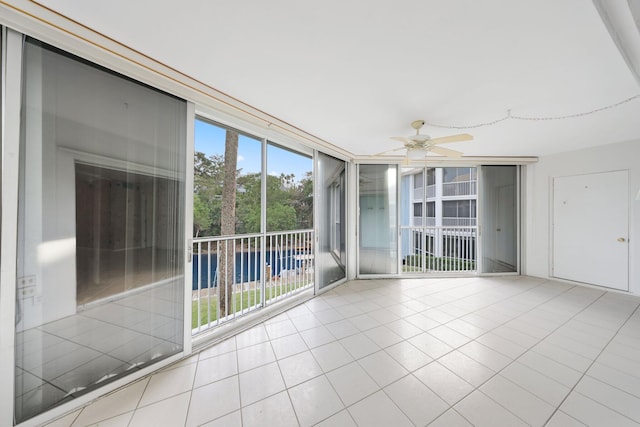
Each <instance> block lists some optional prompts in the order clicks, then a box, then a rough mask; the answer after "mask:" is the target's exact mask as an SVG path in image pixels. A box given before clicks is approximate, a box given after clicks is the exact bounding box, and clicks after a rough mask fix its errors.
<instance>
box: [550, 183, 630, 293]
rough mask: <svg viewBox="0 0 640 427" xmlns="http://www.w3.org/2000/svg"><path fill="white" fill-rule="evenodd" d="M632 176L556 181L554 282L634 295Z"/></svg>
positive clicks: (554, 198) (554, 199)
mask: <svg viewBox="0 0 640 427" xmlns="http://www.w3.org/2000/svg"><path fill="white" fill-rule="evenodd" d="M627 175H628V172H627V171H617V172H604V173H594V174H588V175H576V176H567V177H557V178H554V180H553V273H552V274H553V276H554V277H557V278H561V279H567V280H575V281H577V282H583V283H589V284H592V285H599V286H606V287H609V288H615V289H620V290H625V291H627V290H629V244H628V240H629V238H628V234H629V205H628V203H629V194H628V182H629V180H628V176H627Z"/></svg>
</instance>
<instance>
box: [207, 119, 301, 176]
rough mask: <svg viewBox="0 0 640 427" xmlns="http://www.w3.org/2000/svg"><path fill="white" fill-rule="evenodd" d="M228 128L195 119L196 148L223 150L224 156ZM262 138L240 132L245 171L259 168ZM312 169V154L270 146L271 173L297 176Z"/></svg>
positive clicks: (240, 157)
mask: <svg viewBox="0 0 640 427" xmlns="http://www.w3.org/2000/svg"><path fill="white" fill-rule="evenodd" d="M225 132H226V131H225V129H223V128H220V127H218V126H215V125H212V124H209V123H206V122H203V121H200V120H196V128H195V150H196V151H201V152H203V153H205V154H206V155H207V156H210V155H212V154H220V155H222V156H224V140H225ZM260 154H261V147H260V141H259V140H257V139H253V138H249V137H247V136H244V135H240V137H239V139H238V169H242V173H243V174H245V173H253V172H260V165H261V160H260ZM312 169H313V163H312V161H311V158H309V157H305V156H302V155H300V154H296V153H292V152H291V151H288V150H284V149H282V148H279V147H275V146H273V145H269V146H268V148H267V172H268V173H269V174H271V175H280V174H281V173H285V174H289V173H293V174H295V176H296V180H297V181H299V180H300V179H302V178H304V177H305V174H306V172H307V171H309V172H310V171H311V170H312Z"/></svg>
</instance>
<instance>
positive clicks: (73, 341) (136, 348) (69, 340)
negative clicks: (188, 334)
mask: <svg viewBox="0 0 640 427" xmlns="http://www.w3.org/2000/svg"><path fill="white" fill-rule="evenodd" d="M183 289H184V288H183V281H181V280H179V281H176V280H170V281H165V282H162V283H158V284H157V285H154V286H150V287H147V288H144V289H140V291H139V292H132V293H128V294H126V295H125V296H122V297H120V298H114V299H111V300H105V301H103V302H100V303H98V304H94V305H93V306H92V307H89V308H87V309H85V310H83V311H80V312H78V313H77V314H75V315H72V316H68V317H64V318H62V319H60V320H56V321H53V322H49V323H46V324H44V325H41V326H38V327H35V328H31V329H27V330H26V331H23V332H19V333H18V334H17V336H16V376H15V393H16V400H15V415H16V418H17V420H18V421H19V422H21V421H24V420H25V419H28V418H30V417H32V416H34V415H37V414H39V413H42V412H44V411H46V410H48V409H49V408H51V407H54V406H56V405H58V404H61V403H65V402H67V401H69V400H71V399H72V398H74V397H77V396H79V395H81V394H83V393H85V392H87V391H90V390H92V389H95V388H97V387H100V386H101V385H103V384H105V383H107V382H109V381H113V380H115V379H117V378H120V377H123V376H125V375H127V374H129V373H131V372H133V371H136V370H139V369H141V368H142V367H144V366H146V365H148V364H150V363H154V362H155V361H157V360H161V359H162V358H165V357H168V356H170V355H172V354H176V353H179V352H180V351H182V342H183V339H182V337H183V333H184V332H183V331H184V321H183V310H184V304H183V302H182V301H183V298H182V296H183V294H184V291H183Z"/></svg>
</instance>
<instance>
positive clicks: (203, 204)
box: [193, 152, 313, 236]
mask: <svg viewBox="0 0 640 427" xmlns="http://www.w3.org/2000/svg"><path fill="white" fill-rule="evenodd" d="M194 163H195V167H194V173H195V176H194V193H195V194H194V207H193V212H194V219H193V224H194V231H193V232H194V236H219V235H220V234H221V227H220V225H221V218H222V215H221V214H222V203H221V201H222V190H223V187H224V158H223V156H220V155H212V156H209V157H207V156H206V155H205V154H204V153H202V152H196V153H195V158H194ZM261 178H262V176H261V174H259V173H249V174H243V173H242V170H240V169H238V170H237V174H236V212H235V217H236V218H235V232H236V234H246V233H258V232H260V220H261V216H260V213H261V200H262V197H261V195H262V179H261ZM266 187H267V231H285V230H296V229H308V228H311V227H312V226H313V180H312V176H311V173H310V172H308V173H307V174H306V175H305V176H304V177H302V179H300V180H297V179H296V177H295V175H293V174H281V175H280V176H273V175H267V182H266Z"/></svg>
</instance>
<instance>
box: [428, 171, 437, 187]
mask: <svg viewBox="0 0 640 427" xmlns="http://www.w3.org/2000/svg"><path fill="white" fill-rule="evenodd" d="M427 185H436V169H435V168H427Z"/></svg>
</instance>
